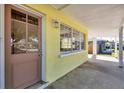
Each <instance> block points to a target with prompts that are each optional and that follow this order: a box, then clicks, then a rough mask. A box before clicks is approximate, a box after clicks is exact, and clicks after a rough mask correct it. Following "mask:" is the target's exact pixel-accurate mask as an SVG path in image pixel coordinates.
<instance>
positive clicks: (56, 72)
mask: <svg viewBox="0 0 124 93" xmlns="http://www.w3.org/2000/svg"><path fill="white" fill-rule="evenodd" d="M26 6H28V7H30V8H33V9H35V10H37V11H39V12H41V13H43V14H45V34H46V36H45V37H46V38H45V39H46V50H45V51H46V56H45V57H46V59H45V60H46V62H45V80H46V81H49V82H53V81H55V80H57V79H58V78H60V77H61V76H63V75H65V74H66V73H68V72H70V71H71V70H72V69H74V68H76V67H77V66H79V65H81V64H82V63H83V62H85V61H87V58H88V54H87V49H88V48H87V46H88V43H87V42H88V39H87V38H88V35H87V33H88V32H87V29H86V28H85V27H84V26H82V25H80V24H79V23H78V22H76V21H74V20H72V19H70V18H69V17H67V16H65V15H64V14H63V13H62V12H61V11H58V10H57V9H55V8H53V7H52V6H50V5H44V4H33V5H32V4H29V5H26ZM54 18H58V19H59V20H60V22H62V23H65V24H67V25H70V26H71V27H73V28H75V29H77V30H79V31H81V32H84V33H85V36H86V51H83V52H82V53H78V54H75V55H70V56H66V57H63V58H60V57H59V53H60V30H59V29H56V28H54V27H53V26H52V19H54Z"/></svg>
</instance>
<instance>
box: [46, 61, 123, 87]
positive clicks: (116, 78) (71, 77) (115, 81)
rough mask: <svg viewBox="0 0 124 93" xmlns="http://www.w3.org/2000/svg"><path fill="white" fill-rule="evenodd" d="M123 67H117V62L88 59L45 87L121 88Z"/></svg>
mask: <svg viewBox="0 0 124 93" xmlns="http://www.w3.org/2000/svg"><path fill="white" fill-rule="evenodd" d="M123 88H124V68H123V69H122V68H118V62H112V61H104V60H98V59H96V60H92V61H91V60H90V61H89V62H88V63H85V64H83V65H81V66H79V67H78V68H76V69H75V70H73V71H71V72H70V73H68V74H67V75H65V76H64V77H62V78H61V79H59V80H57V81H55V82H54V83H52V84H51V85H50V86H49V87H47V89H123Z"/></svg>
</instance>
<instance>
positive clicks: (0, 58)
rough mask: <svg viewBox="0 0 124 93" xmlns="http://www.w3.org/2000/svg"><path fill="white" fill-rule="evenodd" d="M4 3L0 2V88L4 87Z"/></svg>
mask: <svg viewBox="0 0 124 93" xmlns="http://www.w3.org/2000/svg"><path fill="white" fill-rule="evenodd" d="M4 53H5V51H4V5H2V4H0V88H5V59H4Z"/></svg>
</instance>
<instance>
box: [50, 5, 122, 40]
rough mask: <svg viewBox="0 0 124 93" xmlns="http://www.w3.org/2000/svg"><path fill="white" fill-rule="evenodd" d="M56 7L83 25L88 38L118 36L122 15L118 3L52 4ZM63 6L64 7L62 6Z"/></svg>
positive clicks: (120, 6)
mask: <svg viewBox="0 0 124 93" xmlns="http://www.w3.org/2000/svg"><path fill="white" fill-rule="evenodd" d="M52 6H54V7H55V8H56V9H58V10H60V8H61V10H60V11H63V12H64V13H65V14H66V15H68V16H69V17H71V18H73V19H74V20H77V21H78V22H79V23H81V24H82V25H85V26H86V27H87V28H88V30H89V38H92V37H97V36H105V37H108V36H118V27H119V25H120V23H121V21H122V19H123V17H124V5H119V4H70V5H66V4H53V5H52ZM64 6H65V7H64Z"/></svg>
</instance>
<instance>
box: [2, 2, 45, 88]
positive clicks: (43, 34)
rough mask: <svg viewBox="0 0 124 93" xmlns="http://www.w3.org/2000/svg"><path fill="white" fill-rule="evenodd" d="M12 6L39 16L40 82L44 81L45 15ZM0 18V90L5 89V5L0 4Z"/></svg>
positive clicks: (20, 6)
mask: <svg viewBox="0 0 124 93" xmlns="http://www.w3.org/2000/svg"><path fill="white" fill-rule="evenodd" d="M12 5H13V6H15V7H18V8H20V9H23V10H25V11H28V12H30V13H32V14H35V15H37V16H41V17H42V19H41V23H42V24H41V33H42V35H41V40H42V43H41V44H42V45H41V47H42V51H41V52H42V53H41V54H42V56H41V58H42V60H41V80H42V81H45V15H44V14H43V13H40V12H38V11H36V10H34V9H31V8H29V7H26V6H23V5H18V4H12ZM0 9H1V10H0V16H1V19H3V20H2V21H1V22H0V27H1V29H0V30H1V31H0V32H1V33H0V51H2V52H0V59H1V60H0V88H5V37H4V36H5V29H4V28H5V25H4V22H5V18H4V14H5V5H4V4H1V5H0Z"/></svg>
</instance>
